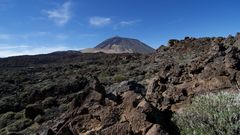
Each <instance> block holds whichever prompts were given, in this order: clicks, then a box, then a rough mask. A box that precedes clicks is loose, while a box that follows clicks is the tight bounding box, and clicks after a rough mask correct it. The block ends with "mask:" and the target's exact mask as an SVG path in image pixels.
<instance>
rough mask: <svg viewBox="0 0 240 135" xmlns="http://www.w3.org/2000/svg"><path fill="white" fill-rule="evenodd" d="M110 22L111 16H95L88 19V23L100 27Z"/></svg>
mask: <svg viewBox="0 0 240 135" xmlns="http://www.w3.org/2000/svg"><path fill="white" fill-rule="evenodd" d="M111 22H112V19H111V18H108V17H100V16H95V17H91V18H90V19H89V24H90V25H92V26H96V27H102V26H106V25H108V24H110V23H111Z"/></svg>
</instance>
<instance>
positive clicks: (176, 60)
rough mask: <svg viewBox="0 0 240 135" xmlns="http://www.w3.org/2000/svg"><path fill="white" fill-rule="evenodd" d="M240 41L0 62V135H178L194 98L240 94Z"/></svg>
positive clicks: (197, 41) (190, 42) (194, 40)
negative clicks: (177, 117) (178, 115)
mask: <svg viewBox="0 0 240 135" xmlns="http://www.w3.org/2000/svg"><path fill="white" fill-rule="evenodd" d="M239 43H240V34H237V35H236V36H235V37H233V36H229V37H227V38H222V37H218V38H189V37H186V38H185V39H184V40H170V41H169V44H168V46H161V47H160V48H159V49H158V50H157V52H156V53H153V54H150V55H141V54H104V53H96V54H82V53H66V54H65V53H64V52H61V53H53V54H48V55H37V56H22V57H12V58H7V59H0V80H1V81H0V134H2V135H5V134H12V135H13V134H19V135H21V134H24V135H25V134H26V135H29V134H40V135H79V134H82V135H94V134H100V135H101V134H102V135H111V134H119V135H126V134H130V135H132V134H133V135H135V134H136V135H139V134H140V135H141V134H142V135H177V134H179V131H178V127H177V126H175V124H174V123H173V122H172V121H171V117H172V114H173V113H174V112H176V111H180V110H181V108H183V107H184V106H185V105H187V104H189V103H191V98H192V97H194V96H196V95H198V94H203V93H206V92H210V91H211V92H215V91H233V92H236V91H239V85H240V72H239V69H240V50H239V47H240V44H239ZM59 56H61V60H60V58H59Z"/></svg>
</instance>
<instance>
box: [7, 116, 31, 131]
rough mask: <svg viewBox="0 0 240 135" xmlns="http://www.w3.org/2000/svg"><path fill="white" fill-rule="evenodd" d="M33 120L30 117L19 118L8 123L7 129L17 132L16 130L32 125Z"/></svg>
mask: <svg viewBox="0 0 240 135" xmlns="http://www.w3.org/2000/svg"><path fill="white" fill-rule="evenodd" d="M32 124H33V122H32V120H30V119H26V118H25V119H20V120H17V121H16V122H14V123H13V124H11V125H9V126H8V127H7V130H8V131H9V132H18V131H21V130H23V129H25V128H27V127H28V126H30V125H32Z"/></svg>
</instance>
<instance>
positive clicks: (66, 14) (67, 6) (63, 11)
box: [44, 1, 72, 26]
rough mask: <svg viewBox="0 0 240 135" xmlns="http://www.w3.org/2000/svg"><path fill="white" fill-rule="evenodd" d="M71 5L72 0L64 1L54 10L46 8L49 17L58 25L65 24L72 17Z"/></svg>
mask: <svg viewBox="0 0 240 135" xmlns="http://www.w3.org/2000/svg"><path fill="white" fill-rule="evenodd" d="M71 5H72V3H71V2H70V1H67V2H65V3H63V5H61V6H60V7H59V8H57V9H53V10H45V11H44V12H45V13H46V14H47V15H48V18H49V19H51V20H53V21H54V22H55V23H56V24H57V25H59V26H63V25H65V24H66V23H68V21H69V20H70V19H71Z"/></svg>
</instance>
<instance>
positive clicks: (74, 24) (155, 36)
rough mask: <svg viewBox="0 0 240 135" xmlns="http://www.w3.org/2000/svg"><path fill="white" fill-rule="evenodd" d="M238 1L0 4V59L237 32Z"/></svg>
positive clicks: (7, 0) (9, 0)
mask: <svg viewBox="0 0 240 135" xmlns="http://www.w3.org/2000/svg"><path fill="white" fill-rule="evenodd" d="M239 5H240V1H239V0H118V1H116V0H0V57H6V56H14V55H23V54H39V53H48V52H52V51H62V50H80V49H82V48H90V47H94V46H96V45H97V44H98V43H99V42H101V41H103V40H105V39H106V38H109V37H113V36H123V37H130V38H137V39H139V40H141V41H143V42H145V43H147V44H148V45H150V46H152V47H153V48H158V47H159V46H160V45H162V44H166V43H167V41H168V40H169V39H173V38H176V39H182V38H184V37H185V36H193V37H202V36H227V35H229V34H232V35H234V34H235V33H236V32H238V31H240V16H239V13H240V8H239Z"/></svg>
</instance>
